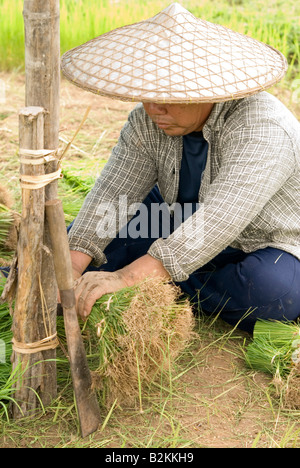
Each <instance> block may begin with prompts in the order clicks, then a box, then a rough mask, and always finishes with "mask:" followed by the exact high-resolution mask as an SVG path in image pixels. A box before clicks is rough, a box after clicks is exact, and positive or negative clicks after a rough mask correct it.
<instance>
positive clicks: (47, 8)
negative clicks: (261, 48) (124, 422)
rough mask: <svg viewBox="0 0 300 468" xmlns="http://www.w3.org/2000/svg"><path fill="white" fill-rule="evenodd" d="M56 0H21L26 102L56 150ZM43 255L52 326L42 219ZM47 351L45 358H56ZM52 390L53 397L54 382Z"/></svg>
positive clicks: (52, 167)
mask: <svg viewBox="0 0 300 468" xmlns="http://www.w3.org/2000/svg"><path fill="white" fill-rule="evenodd" d="M59 11H60V10H59V0H47V1H45V0H24V7H23V17H24V28H25V73H26V84H25V105H26V107H27V106H41V107H44V109H45V110H46V114H45V118H44V127H45V128H44V148H46V149H57V148H58V145H59V97H60V24H59ZM45 170H46V172H54V171H56V170H57V163H56V162H52V163H50V164H47V167H46V169H45ZM56 198H57V181H54V182H52V183H51V184H49V185H47V186H46V187H45V199H46V200H52V199H56ZM44 226H45V228H44V246H45V249H44V250H43V255H42V285H43V291H44V294H45V300H46V303H47V305H48V309H49V313H50V316H51V323H52V328H55V327H56V306H57V286H56V282H55V272H54V265H53V259H52V256H51V255H49V252H50V245H51V242H50V235H49V227H48V222H47V219H45V225H44ZM55 356H56V354H55V351H52V352H51V351H49V355H48V358H55ZM52 387H53V388H52V393H53V396H54V397H55V394H56V383H55V380H53V385H52Z"/></svg>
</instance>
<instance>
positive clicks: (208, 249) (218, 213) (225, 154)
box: [149, 120, 295, 281]
mask: <svg viewBox="0 0 300 468" xmlns="http://www.w3.org/2000/svg"><path fill="white" fill-rule="evenodd" d="M219 148H220V152H219V158H220V161H221V163H220V167H219V171H218V174H217V176H216V177H215V178H214V180H213V181H212V182H211V183H210V185H209V188H208V191H207V193H206V194H205V197H204V200H203V202H202V203H201V204H200V207H199V209H198V210H197V212H196V213H194V215H193V216H191V217H190V218H188V219H187V220H186V221H185V222H184V223H183V225H182V226H180V227H179V228H178V229H177V230H175V231H174V233H173V234H171V235H170V236H169V237H168V238H167V239H158V240H157V241H155V242H154V244H152V246H151V248H150V250H149V254H150V255H152V256H153V257H155V258H157V259H159V260H161V261H162V263H163V264H164V267H165V268H166V270H167V271H168V272H169V273H170V275H171V277H172V278H173V280H175V281H185V280H186V279H187V278H188V277H189V275H190V274H191V273H192V272H194V271H195V270H197V269H198V268H200V267H201V266H203V265H205V264H206V263H207V262H209V261H210V260H211V259H212V258H214V257H215V256H216V255H217V254H218V253H220V252H221V251H222V250H223V249H224V248H226V247H227V246H228V245H230V244H231V243H233V241H234V240H236V239H237V238H238V237H239V236H240V235H242V234H243V231H244V230H245V229H246V227H247V226H248V225H249V224H250V223H251V222H252V221H253V220H254V219H255V217H256V216H258V215H259V213H260V212H261V211H262V210H263V207H264V206H265V205H266V203H267V202H268V201H269V200H270V199H271V198H272V197H273V195H274V194H275V193H276V192H277V191H278V190H279V189H280V188H281V187H282V185H283V184H284V183H285V181H286V180H287V179H288V178H289V177H290V176H291V174H292V173H293V171H294V167H295V153H294V148H293V146H292V142H291V138H290V137H289V136H288V135H287V133H286V132H285V131H284V130H283V128H282V127H281V126H280V125H278V124H277V123H276V122H272V121H261V120H260V121H258V122H257V123H256V124H251V125H245V123H243V124H240V125H237V122H235V123H234V124H233V125H232V126H229V128H228V129H227V131H225V132H224V133H223V135H222V137H221V138H220V141H219Z"/></svg>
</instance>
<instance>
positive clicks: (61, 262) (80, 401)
mask: <svg viewBox="0 0 300 468" xmlns="http://www.w3.org/2000/svg"><path fill="white" fill-rule="evenodd" d="M45 206H46V215H47V219H48V223H49V230H50V237H51V243H52V252H53V260H54V268H55V274H56V280H57V284H58V288H59V291H60V300H61V304H62V307H63V314H64V323H65V330H66V337H67V345H68V353H69V358H70V366H71V373H72V380H73V387H74V393H75V398H76V404H77V411H78V416H79V423H80V428H81V435H82V437H86V436H87V435H89V434H91V433H92V432H94V431H96V430H97V428H98V426H99V423H100V412H99V405H98V401H97V398H96V395H95V393H94V392H93V391H92V380H91V374H90V371H89V368H88V363H87V358H86V354H85V349H84V344H83V340H82V335H81V331H80V327H79V323H78V319H77V313H76V308H75V294H74V289H73V283H74V282H73V272H72V263H71V255H70V250H69V243H68V237H67V231H66V226H65V218H64V212H63V208H62V204H61V201H60V200H50V201H48V202H46V205H45Z"/></svg>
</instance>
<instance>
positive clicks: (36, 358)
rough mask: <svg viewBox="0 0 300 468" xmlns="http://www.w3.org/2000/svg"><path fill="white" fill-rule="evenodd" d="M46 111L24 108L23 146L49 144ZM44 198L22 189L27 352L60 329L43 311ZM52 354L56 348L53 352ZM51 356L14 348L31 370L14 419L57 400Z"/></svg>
mask: <svg viewBox="0 0 300 468" xmlns="http://www.w3.org/2000/svg"><path fill="white" fill-rule="evenodd" d="M44 114H45V110H44V109H43V108H41V107H29V108H24V109H21V110H20V113H19V129H20V132H19V133H20V148H23V149H31V150H37V149H42V148H43V145H44ZM20 172H21V174H27V175H31V176H37V175H42V174H43V173H44V166H43V164H39V165H30V164H24V165H23V164H21V168H20ZM44 201H45V196H44V188H41V189H37V190H28V189H23V190H22V217H21V223H20V233H19V240H18V248H17V256H18V277H17V289H16V301H15V308H14V314H13V327H12V330H13V336H14V340H15V341H16V342H18V343H23V344H24V350H25V348H26V346H27V345H28V344H30V343H35V342H38V341H40V340H41V339H43V338H45V337H47V336H49V335H50V334H53V333H54V332H55V331H56V328H55V327H53V325H52V324H51V323H50V322H49V317H48V314H47V313H46V314H43V305H42V299H41V275H42V270H41V264H42V250H43V231H44V212H45V208H44ZM18 349H19V348H18ZM51 352H52V350H50V354H51ZM48 357H49V351H46V352H45V353H43V352H38V353H34V354H23V353H22V352H17V351H15V352H13V355H12V364H13V368H16V367H17V366H20V374H22V373H24V372H25V370H26V369H27V370H26V372H25V374H24V375H23V377H22V379H20V380H19V381H18V383H17V386H16V390H15V394H14V399H15V401H16V402H17V403H18V405H15V404H12V407H11V409H12V415H13V417H14V418H17V417H21V416H28V415H31V414H32V413H34V412H35V411H36V410H37V409H40V408H41V405H40V401H42V403H43V405H47V404H49V403H50V402H51V400H52V398H53V392H52V389H53V387H54V388H55V391H56V366H55V363H54V362H52V361H49V362H45V359H47V358H48ZM39 399H40V401H39Z"/></svg>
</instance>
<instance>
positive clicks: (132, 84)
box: [62, 3, 287, 103]
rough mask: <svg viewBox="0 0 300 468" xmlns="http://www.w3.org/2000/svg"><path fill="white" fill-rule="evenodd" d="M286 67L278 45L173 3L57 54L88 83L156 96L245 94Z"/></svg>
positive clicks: (122, 95) (131, 96) (130, 95)
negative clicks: (272, 45) (151, 16)
mask: <svg viewBox="0 0 300 468" xmlns="http://www.w3.org/2000/svg"><path fill="white" fill-rule="evenodd" d="M286 69H287V64H286V60H285V58H284V56H283V55H282V54H281V53H280V52H279V51H277V50H276V49H274V48H272V47H270V46H268V45H266V44H263V43H262V42H259V41H257V40H255V39H252V38H250V37H248V36H245V35H242V34H239V33H236V32H234V31H231V30H230V29H228V28H225V27H224V26H220V25H217V24H213V23H210V22H207V21H204V20H202V19H199V18H196V17H195V16H193V15H192V14H191V13H190V12H189V11H187V10H186V9H185V8H183V7H182V6H181V5H179V4H178V3H173V4H171V5H170V6H169V7H167V8H166V9H164V10H163V11H161V12H160V13H159V14H157V15H156V16H154V17H153V18H150V19H148V20H144V21H141V22H139V23H135V24H131V25H129V26H123V27H121V28H118V29H114V30H113V31H110V32H108V33H105V34H103V35H101V36H99V37H97V38H95V39H93V40H91V41H89V42H87V43H85V44H83V45H81V46H79V47H76V48H74V49H71V50H70V51H68V52H66V53H65V54H64V55H63V56H62V72H63V74H64V75H65V76H66V77H67V78H68V79H69V80H71V81H72V82H73V83H74V84H75V85H77V86H79V87H81V88H83V89H85V90H88V91H91V92H93V93H97V94H100V95H103V96H109V97H111V98H116V99H120V100H124V101H143V102H158V103H159V102H160V103H161V102H164V103H198V102H219V101H227V100H230V99H238V98H243V97H246V96H249V95H251V94H254V93H257V92H259V91H262V90H264V89H266V88H268V87H270V86H271V85H273V84H275V83H276V82H278V81H280V80H281V78H282V77H283V76H284V74H285V72H286Z"/></svg>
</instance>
